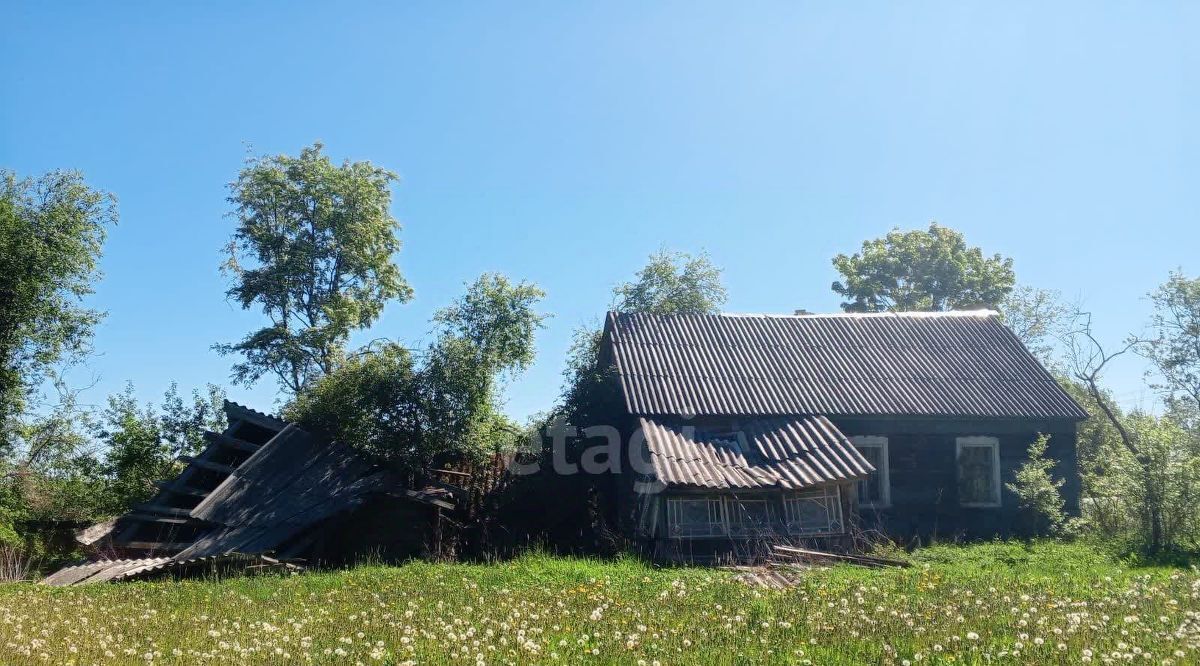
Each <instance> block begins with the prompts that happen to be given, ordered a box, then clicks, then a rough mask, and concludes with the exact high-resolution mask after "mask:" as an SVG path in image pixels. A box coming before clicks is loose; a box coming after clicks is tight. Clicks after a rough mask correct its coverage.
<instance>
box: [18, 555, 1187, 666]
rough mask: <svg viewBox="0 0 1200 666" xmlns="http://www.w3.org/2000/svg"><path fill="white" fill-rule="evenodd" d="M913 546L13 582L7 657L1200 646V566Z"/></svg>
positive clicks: (888, 658)
mask: <svg viewBox="0 0 1200 666" xmlns="http://www.w3.org/2000/svg"><path fill="white" fill-rule="evenodd" d="M913 558H914V561H915V562H916V566H914V567H913V568H911V569H907V570H887V571H879V570H867V569H859V568H853V567H848V566H843V567H835V568H832V569H823V570H815V571H813V572H811V573H810V574H808V575H807V576H806V577H805V578H804V581H803V582H802V583H801V584H800V585H799V586H797V587H795V588H793V589H790V590H786V591H765V590H761V589H753V588H750V587H747V586H746V585H743V584H741V583H739V582H736V581H733V580H730V577H729V575H728V574H726V573H725V572H722V571H716V570H710V569H702V568H652V567H649V566H646V565H644V564H642V563H640V562H637V561H633V560H619V561H615V562H598V561H589V560H576V559H560V558H553V557H548V556H528V557H524V558H521V559H519V560H516V561H513V562H507V563H502V564H495V565H467V564H427V563H413V564H409V565H406V566H402V567H380V566H369V567H360V568H357V569H354V570H351V571H346V572H330V573H313V574H303V575H299V576H292V577H259V578H234V579H230V580H225V581H188V582H182V583H171V582H161V583H126V584H111V585H99V586H93V587H82V588H66V589H48V588H43V587H39V586H33V585H27V584H26V585H8V586H2V587H0V663H5V664H8V663H24V662H26V661H28V662H42V663H77V664H93V663H130V664H134V663H138V664H145V663H147V662H150V661H152V662H154V663H176V664H194V663H227V664H228V663H234V664H241V663H309V662H312V663H339V664H341V663H344V664H354V663H358V662H361V663H364V664H372V663H383V664H398V663H405V662H406V661H410V660H411V661H414V662H416V663H434V664H442V663H463V664H472V663H476V662H477V661H479V660H482V661H483V662H486V663H489V664H491V663H544V662H558V663H564V664H576V663H622V664H625V663H630V664H635V663H639V662H640V661H645V662H646V663H647V664H651V663H654V662H655V661H658V662H660V663H661V664H679V663H728V664H757V663H814V664H864V663H869V664H874V663H895V664H902V663H904V662H905V661H906V660H907V661H909V662H911V663H913V664H929V663H934V664H939V663H968V664H970V663H1022V664H1024V663H1061V664H1077V663H1080V662H1081V661H1086V659H1085V656H1086V655H1088V654H1091V655H1093V656H1092V661H1093V663H1104V662H1105V661H1106V660H1114V661H1124V660H1126V656H1127V655H1128V656H1130V657H1129V658H1133V659H1136V660H1137V662H1138V663H1155V664H1160V663H1177V664H1185V663H1197V662H1200V574H1198V573H1197V572H1196V571H1195V570H1189V569H1181V568H1169V567H1147V568H1131V567H1128V566H1125V565H1123V564H1122V563H1120V562H1119V561H1116V560H1114V559H1112V558H1111V557H1109V556H1106V555H1104V554H1101V553H1099V552H1096V551H1094V550H1092V549H1089V548H1088V547H1087V546H1085V545H1065V544H1058V543H1040V544H1035V545H1033V546H1025V545H1021V544H983V545H975V546H967V547H951V546H937V547H931V548H926V549H923V550H921V551H918V552H917V553H915V554H914V556H913ZM1085 651H1090V653H1089V652H1085ZM1145 654H1149V655H1150V656H1149V657H1143V656H1142V655H1145Z"/></svg>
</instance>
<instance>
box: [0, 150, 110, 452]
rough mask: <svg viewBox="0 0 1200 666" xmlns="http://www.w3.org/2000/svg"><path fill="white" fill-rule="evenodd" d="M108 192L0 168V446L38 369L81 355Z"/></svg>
mask: <svg viewBox="0 0 1200 666" xmlns="http://www.w3.org/2000/svg"><path fill="white" fill-rule="evenodd" d="M116 219H117V213H116V202H115V200H114V199H113V197H112V195H110V194H107V193H105V192H101V191H99V190H95V189H92V188H90V187H88V185H87V184H86V183H85V182H84V180H83V176H82V175H81V174H79V173H78V172H74V171H53V172H50V173H48V174H46V175H44V176H41V177H39V178H18V177H17V176H16V175H15V174H14V173H12V172H10V171H4V170H0V446H3V447H6V448H11V447H12V446H13V440H12V437H13V431H12V429H13V428H14V427H16V424H15V419H16V417H17V416H18V415H19V414H20V413H21V412H22V411H23V410H24V408H25V407H26V405H27V401H28V398H29V395H30V393H31V391H33V390H34V389H35V388H36V387H37V386H38V385H40V384H41V382H42V381H43V379H44V378H45V374H44V373H45V371H46V370H47V369H49V368H51V367H52V366H54V365H55V364H57V363H59V362H60V361H64V360H68V361H69V360H73V359H77V358H79V357H80V356H81V355H83V354H84V353H86V352H87V350H88V348H89V344H90V342H91V338H92V330H93V328H94V327H95V325H96V322H97V321H99V319H100V317H101V313H99V312H97V311H96V310H91V309H88V308H85V307H83V306H82V304H81V302H82V299H83V298H84V297H85V296H87V295H88V294H90V293H92V285H93V284H94V283H95V281H96V280H97V279H98V278H99V275H100V272H99V269H98V266H97V264H98V261H99V258H100V252H101V249H102V247H103V244H104V238H105V234H106V230H107V227H108V225H110V224H114V223H115V222H116Z"/></svg>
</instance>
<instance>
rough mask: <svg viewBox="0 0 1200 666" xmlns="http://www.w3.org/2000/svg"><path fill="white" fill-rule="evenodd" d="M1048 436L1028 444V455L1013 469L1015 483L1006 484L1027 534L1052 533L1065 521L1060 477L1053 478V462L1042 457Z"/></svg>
mask: <svg viewBox="0 0 1200 666" xmlns="http://www.w3.org/2000/svg"><path fill="white" fill-rule="evenodd" d="M1049 444H1050V438H1049V437H1048V436H1046V435H1039V436H1038V437H1037V438H1036V439H1034V441H1033V442H1032V443H1031V444H1030V445H1029V452H1028V453H1029V455H1028V457H1027V458H1026V460H1025V462H1023V463H1022V464H1021V466H1020V467H1018V468H1017V472H1016V480H1015V483H1009V484H1006V485H1007V486H1008V489H1009V490H1011V491H1012V492H1013V493H1014V494H1015V495H1016V496H1017V498H1018V501H1019V502H1020V507H1021V511H1022V512H1023V513H1025V514H1026V517H1027V520H1028V521H1029V531H1030V533H1031V534H1045V533H1051V534H1052V533H1056V532H1058V531H1059V530H1061V529H1062V527H1063V525H1064V524H1065V523H1066V520H1067V515H1066V512H1065V510H1064V508H1065V506H1066V504H1065V502H1064V501H1063V497H1062V491H1061V489H1062V486H1063V483H1064V482H1065V481H1064V480H1063V479H1057V480H1056V479H1055V478H1054V476H1053V471H1054V466H1055V465H1056V464H1057V462H1056V461H1055V460H1053V459H1051V458H1048V457H1046V448H1047V447H1048V446H1049Z"/></svg>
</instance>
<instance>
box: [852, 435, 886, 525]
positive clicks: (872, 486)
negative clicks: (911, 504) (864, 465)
mask: <svg viewBox="0 0 1200 666" xmlns="http://www.w3.org/2000/svg"><path fill="white" fill-rule="evenodd" d="M850 442H851V443H852V444H854V448H856V449H858V452H859V453H861V454H862V455H863V457H864V458H866V459H867V462H869V463H871V466H872V467H874V468H875V471H874V472H871V475H870V476H868V477H867V478H865V479H863V480H862V481H859V482H858V503H859V505H860V506H863V507H866V508H869V509H871V508H873V509H882V508H884V507H888V506H891V504H892V481H891V477H890V476H889V471H888V438H887V437H876V436H860V437H851V438H850Z"/></svg>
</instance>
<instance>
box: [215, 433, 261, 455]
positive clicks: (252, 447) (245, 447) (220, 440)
mask: <svg viewBox="0 0 1200 666" xmlns="http://www.w3.org/2000/svg"><path fill="white" fill-rule="evenodd" d="M204 439H207V440H208V441H209V442H211V443H213V444H217V445H219V446H224V447H226V448H230V449H236V450H238V451H246V452H249V453H254V452H255V451H257V450H259V449H260V448H262V445H261V444H255V443H254V442H247V441H246V440H244V439H238V438H237V437H233V436H232V435H226V434H225V433H222V432H211V431H210V432H206V433H204Z"/></svg>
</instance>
